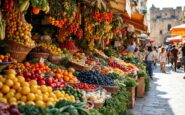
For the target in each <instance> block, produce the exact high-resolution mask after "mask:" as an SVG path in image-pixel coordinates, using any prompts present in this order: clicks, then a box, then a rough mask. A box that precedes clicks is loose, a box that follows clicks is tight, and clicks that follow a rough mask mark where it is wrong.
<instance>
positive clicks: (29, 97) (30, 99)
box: [27, 93, 35, 101]
mask: <svg viewBox="0 0 185 115" xmlns="http://www.w3.org/2000/svg"><path fill="white" fill-rule="evenodd" d="M27 99H28V100H29V101H34V100H35V94H33V93H29V94H28V95H27Z"/></svg>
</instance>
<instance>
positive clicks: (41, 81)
mask: <svg viewBox="0 0 185 115" xmlns="http://www.w3.org/2000/svg"><path fill="white" fill-rule="evenodd" d="M38 84H39V85H45V84H46V82H45V81H44V80H43V79H41V80H38Z"/></svg>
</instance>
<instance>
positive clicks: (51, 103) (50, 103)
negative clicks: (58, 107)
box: [46, 101, 54, 106]
mask: <svg viewBox="0 0 185 115" xmlns="http://www.w3.org/2000/svg"><path fill="white" fill-rule="evenodd" d="M46 105H47V106H53V105H54V103H53V102H51V101H48V102H47V104H46Z"/></svg>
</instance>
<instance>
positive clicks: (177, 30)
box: [171, 24, 185, 35]
mask: <svg viewBox="0 0 185 115" xmlns="http://www.w3.org/2000/svg"><path fill="white" fill-rule="evenodd" d="M171 34H172V35H185V24H182V25H179V26H174V27H172V28H171Z"/></svg>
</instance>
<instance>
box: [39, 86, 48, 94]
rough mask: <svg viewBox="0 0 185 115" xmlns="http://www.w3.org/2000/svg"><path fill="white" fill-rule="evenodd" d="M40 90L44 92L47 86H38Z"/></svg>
mask: <svg viewBox="0 0 185 115" xmlns="http://www.w3.org/2000/svg"><path fill="white" fill-rule="evenodd" d="M40 90H41V91H42V92H43V93H46V92H47V91H48V88H47V86H45V85H42V86H40Z"/></svg>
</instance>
